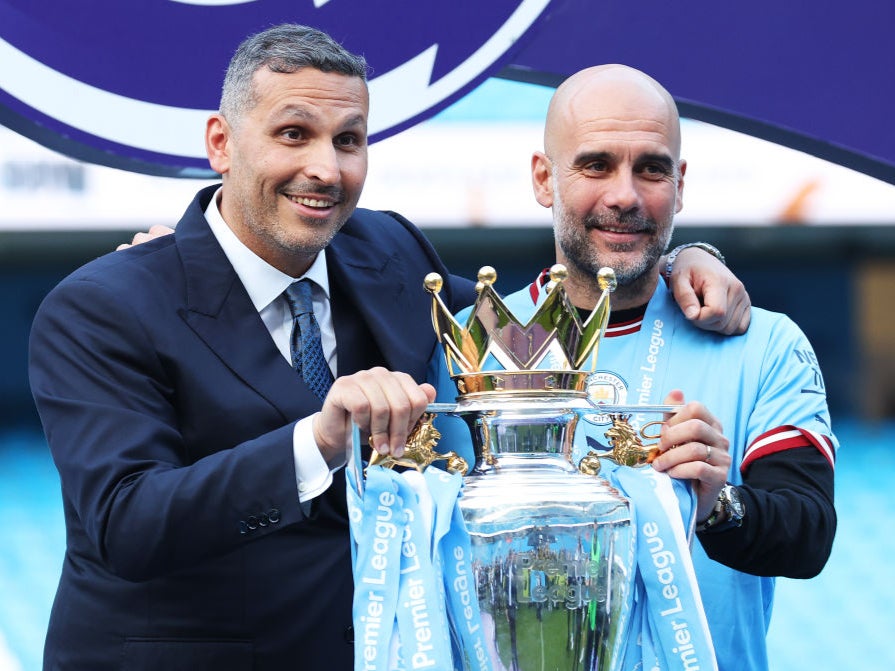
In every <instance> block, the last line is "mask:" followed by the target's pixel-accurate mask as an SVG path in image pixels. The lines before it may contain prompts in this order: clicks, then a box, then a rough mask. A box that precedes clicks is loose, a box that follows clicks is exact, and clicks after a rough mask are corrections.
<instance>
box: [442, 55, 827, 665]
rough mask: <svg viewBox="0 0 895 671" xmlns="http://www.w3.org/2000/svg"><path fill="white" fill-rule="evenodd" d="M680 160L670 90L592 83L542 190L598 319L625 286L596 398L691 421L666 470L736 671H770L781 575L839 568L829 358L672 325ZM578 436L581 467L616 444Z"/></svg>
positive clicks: (775, 334)
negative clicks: (611, 273)
mask: <svg viewBox="0 0 895 671" xmlns="http://www.w3.org/2000/svg"><path fill="white" fill-rule="evenodd" d="M680 154H681V134H680V123H679V118H678V112H677V108H676V106H675V103H674V100H673V98H672V97H671V95H670V94H669V93H668V92H667V91H666V90H665V89H664V88H663V87H662V86H661V85H660V84H659V83H658V82H656V81H655V80H654V79H652V78H650V77H648V76H647V75H645V74H644V73H642V72H639V71H638V70H635V69H633V68H630V67H626V66H622V65H605V66H599V67H594V68H589V69H586V70H583V71H581V72H579V73H577V74H575V75H573V76H572V77H570V78H569V79H567V80H566V81H565V82H564V83H563V84H562V85H561V86H560V87H559V88H558V89H557V91H556V93H555V95H554V96H553V99H552V101H551V103H550V107H549V109H548V113H547V120H546V125H545V132H544V151H542V152H536V153H535V154H534V155H533V157H532V161H531V173H532V184H533V186H534V193H535V198H536V199H537V201H538V203H540V204H541V205H543V206H544V207H547V208H551V209H552V212H553V224H554V232H555V239H556V261H558V262H560V263H563V264H565V265H566V267H567V268H568V272H569V275H568V279H567V280H566V282H565V288H566V290H567V291H568V294H569V297H570V298H571V300H572V302H573V304H574V305H575V306H576V307H577V308H578V309H579V310H580V311H581V312H582V314H589V313H590V311H591V310H592V309H593V308H594V306H595V305H596V302H597V300H598V297H599V294H600V289H599V286H598V284H597V279H596V278H597V271H598V270H599V269H600V268H601V267H603V266H609V267H611V268H613V269H614V270H615V272H616V275H617V278H618V289H617V290H616V291H615V293H614V294H613V296H612V306H613V312H612V315H611V318H610V324H609V327H608V329H607V333H606V337H605V339H604V340H603V343H602V344H601V346H600V353H599V361H598V367H599V370H598V371H596V372H595V373H594V375H592V376H591V378H590V389H591V392H592V393H594V394H598V395H599V397H601V398H614V399H615V400H616V402H618V403H626V402H627V403H640V404H648V403H660V402H665V403H683V404H685V405H684V407H683V409H682V410H680V411H679V412H678V413H676V414H675V415H674V416H672V417H671V418H670V419H669V420H668V421H667V422H666V423H665V424H664V426H663V429H662V434H661V437H660V439H659V442H658V447H659V450H660V456H659V457H658V458H657V459H656V460H655V461H654V462H653V464H652V467H653V468H655V469H656V470H657V471H660V472H664V473H667V474H668V475H669V476H671V477H673V478H679V479H684V480H687V481H690V482H691V483H692V487H693V490H694V492H695V495H696V500H697V510H696V523H697V526H696V536H697V538H698V539H699V542H698V543H694V546H693V555H694V565H695V569H696V574H697V578H698V581H699V585H700V591H701V594H702V598H703V601H704V604H705V608H706V615H707V617H708V621H709V626H710V629H711V633H712V638H713V640H714V645H715V649H716V652H717V657H718V662H719V667H720V669H722V670H732V669H737V670H740V669H743V670H748V671H757V670H762V669H767V668H768V659H767V651H766V645H765V636H766V633H767V627H768V624H769V621H770V614H771V605H772V601H773V592H774V578H773V576H787V577H792V578H808V577H812V576H814V575H816V574H817V573H819V572H820V570H821V569H822V568H823V566H824V564H825V563H826V561H827V558H828V557H829V554H830V550H831V548H832V543H833V537H834V534H835V529H836V513H835V509H834V507H833V464H834V460H835V452H836V449H837V448H838V442H837V440H836V438H835V436H834V435H833V432H832V430H831V427H830V415H829V412H828V409H827V403H826V396H825V392H824V385H823V378H822V376H821V373H820V370H819V368H818V365H817V359H816V358H815V356H814V353H813V351H812V349H811V345H810V344H809V343H808V340H807V339H806V337H805V336H804V334H803V333H802V332H801V331H800V330H799V328H798V327H797V326H796V325H795V324H794V323H793V322H792V321H791V320H789V319H788V318H787V317H786V316H784V315H782V314H776V313H772V312H768V311H766V310H761V309H756V308H753V310H752V322H751V325H750V327H749V330H748V332H746V333H745V334H744V335H739V336H731V337H725V336H723V335H719V334H717V333H710V332H707V331H704V330H700V329H698V328H696V327H695V326H694V324H693V323H692V322H691V321H689V320H688V319H687V318H685V317H684V316H683V315H682V314H681V313H680V311H678V310H676V309H674V300H673V297H672V294H671V291H670V289H669V288H668V287H667V286H666V284H665V282H664V281H663V277H662V275H663V270H664V261H663V260H662V255H663V253H664V251H665V249H666V247H667V245H668V241H669V240H670V238H671V233H672V229H673V226H674V215H675V214H677V213H678V212H680V210H681V208H682V207H683V192H684V176H685V174H686V170H687V164H686V161H684V160H682V159H681V157H680ZM548 280H549V278H548V276H547V273H546V272H542V273H541V274H539V275H538V277H537V278H536V279H535V281H534V282H533V283H532V284H531V285H529V286H527V287H525V288H523V289H522V290H521V291H518V292H517V293H515V294H513V295H511V296H509V297H508V298H507V303H508V305H509V306H510V308H511V309H512V310H513V311H514V313H515V314H516V315H517V316H518V317H519V318H520V319H528V318H529V317H530V316H531V315H532V314H533V313H534V312H535V310H536V309H537V308H538V306H539V305H540V304H541V303H542V302H543V300H544V298H545V297H546V294H547V290H546V285H547V283H548ZM458 317H459V318H460V319H461V322H462V318H464V317H465V314H464V313H461V314H460V315H459V316H458ZM434 368H438V369H439V370H437V371H436V370H433V373H432V377H430V379H435V380H436V381H437V387H438V389H439V397H440V399H441V400H450V399H452V398H453V397H454V396H455V393H456V391H455V388H454V386H453V383H452V382H451V381H450V380H449V379H448V375H447V372H446V370H445V369H444V366H443V362H440V361H438V362H435V361H433V369H434ZM579 426H583V427H584V430H583V431H578V433H577V435H576V438H575V440H576V459H578V458H580V457H581V456H583V454H584V453H585V452H586V451H587V450H588V449H589V448H590V447H595V446H598V445H599V444H601V443H602V442H605V438H604V431H605V429H606V428H608V425H607V426H595V425H593V424H588V423H581V424H579ZM443 433H445V438H446V440H447V441H449V442H451V441H457V440H461V438H459V437H458V436H457V435H456V434H452V433H451V430H450V429H447V430H446V431H443ZM467 441H468V439H467ZM444 444H445V441H444V440H443V441H442V446H444ZM452 447H453V446H452ZM576 463H577V461H576ZM634 504H635V506H636V501H635V502H634Z"/></svg>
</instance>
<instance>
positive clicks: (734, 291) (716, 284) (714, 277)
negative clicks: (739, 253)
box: [669, 249, 752, 335]
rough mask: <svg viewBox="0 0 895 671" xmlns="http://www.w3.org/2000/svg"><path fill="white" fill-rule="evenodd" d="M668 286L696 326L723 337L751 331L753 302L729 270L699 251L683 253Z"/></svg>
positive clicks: (679, 254)
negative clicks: (749, 329) (721, 334)
mask: <svg viewBox="0 0 895 671" xmlns="http://www.w3.org/2000/svg"><path fill="white" fill-rule="evenodd" d="M669 286H670V287H671V291H672V293H673V294H674V300H675V301H677V304H678V305H679V306H680V308H681V311H682V312H683V313H684V315H685V316H686V317H687V319H689V320H690V321H692V322H693V323H694V324H696V326H698V327H699V328H701V329H705V330H707V331H716V332H718V333H723V334H724V335H739V334H741V333H745V332H746V329H748V328H749V321H750V320H751V318H752V311H751V308H752V302H751V301H750V299H749V294H748V293H747V292H746V287H745V286H744V285H743V283H742V282H740V281H739V280H738V279H737V278H736V276H735V275H734V274H733V273H732V272H730V269H729V268H728V267H727V266H726V265H724V264H723V263H722V262H721V261H719V260H718V259H716V258H715V257H713V256H711V255H710V254H707V253H706V252H704V251H701V250H700V249H684V250H682V251H681V252H680V253H678V254H677V255H676V258H675V261H674V264H673V265H672V267H671V277H670V279H669Z"/></svg>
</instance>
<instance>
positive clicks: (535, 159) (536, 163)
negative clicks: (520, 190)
mask: <svg viewBox="0 0 895 671" xmlns="http://www.w3.org/2000/svg"><path fill="white" fill-rule="evenodd" d="M531 186H532V188H533V189H534V192H535V200H537V201H538V203H540V204H541V205H542V206H544V207H553V164H552V163H551V162H550V159H549V158H547V155H546V154H544V153H543V152H540V151H536V152H535V153H534V154H532V156H531Z"/></svg>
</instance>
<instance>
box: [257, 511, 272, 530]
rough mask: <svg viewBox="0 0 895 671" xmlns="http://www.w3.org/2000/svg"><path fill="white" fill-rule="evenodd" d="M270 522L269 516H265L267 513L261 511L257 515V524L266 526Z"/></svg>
mask: <svg viewBox="0 0 895 671" xmlns="http://www.w3.org/2000/svg"><path fill="white" fill-rule="evenodd" d="M268 524H270V518H269V517H268V516H267V513H261V514H260V515H258V525H259V526H262V527H266V526H267V525H268Z"/></svg>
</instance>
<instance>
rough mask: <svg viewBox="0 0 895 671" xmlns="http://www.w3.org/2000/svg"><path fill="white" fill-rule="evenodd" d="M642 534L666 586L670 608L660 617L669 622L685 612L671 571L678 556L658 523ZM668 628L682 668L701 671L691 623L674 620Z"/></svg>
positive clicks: (649, 524) (646, 525) (664, 594)
mask: <svg viewBox="0 0 895 671" xmlns="http://www.w3.org/2000/svg"><path fill="white" fill-rule="evenodd" d="M641 531H642V532H643V538H644V539H645V540H646V544H647V547H649V551H650V555H651V556H652V559H653V566H654V567H655V569H656V578H657V579H658V580H659V582H660V583H662V596H663V597H665V599H667V600H668V603H667V604H666V605H667V608H664V609H662V610H660V611H659V615H661V616H662V618H663V620H664V619H665V618H668V617H670V616H672V615H677V614H680V613H682V612H683V611H684V606H683V604H682V603H681V599H680V591H679V589H678V586H677V583H676V581H675V576H674V571H673V570H672V568H671V567H672V565H674V563H675V561H676V560H675V558H674V552H672V551H670V550H666V549H665V543H664V541H663V540H662V538H661V537H660V535H659V534H660V531H659V527H658V525H657V524H655V523H654V522H646V523H645V524H644V525H643V526H642V527H641ZM668 624H670V626H671V628H672V629H673V631H674V640H675V642H676V643H677V644H678V647H676V648H674V649H673V650H672V652H673V653H674V654H676V655H680V658H681V664H682V667H681V668H684V669H687V670H688V671H699V669H700V668H701V666H700V664H699V659H698V658H697V655H696V651H695V650H694V647H693V644H692V643H691V642H690V641H691V635H690V625H689V623H688V622H687V621H686V620H684V621H682V622H678V621H677V620H675V619H672V620H670V621H669V622H668Z"/></svg>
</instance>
